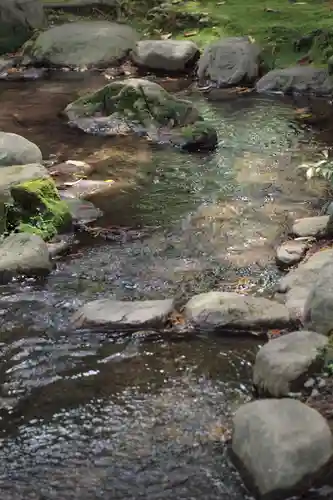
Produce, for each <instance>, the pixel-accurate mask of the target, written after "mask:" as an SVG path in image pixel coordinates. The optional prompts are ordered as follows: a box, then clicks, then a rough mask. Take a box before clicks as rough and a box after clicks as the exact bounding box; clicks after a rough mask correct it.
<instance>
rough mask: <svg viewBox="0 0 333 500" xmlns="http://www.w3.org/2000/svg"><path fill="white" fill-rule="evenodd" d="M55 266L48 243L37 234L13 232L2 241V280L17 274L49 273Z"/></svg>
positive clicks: (0, 266) (0, 275)
mask: <svg viewBox="0 0 333 500" xmlns="http://www.w3.org/2000/svg"><path fill="white" fill-rule="evenodd" d="M52 268H53V265H52V262H51V259H50V254H49V251H48V248H47V245H46V243H45V242H44V241H43V240H42V238H41V237H40V236H38V235H36V234H27V233H17V234H11V235H10V236H8V238H5V239H4V240H3V241H2V243H0V282H2V283H3V282H6V281H8V280H10V279H11V278H12V277H14V276H17V275H25V276H40V275H42V276H43V275H47V274H48V273H49V272H50V271H51V270H52Z"/></svg>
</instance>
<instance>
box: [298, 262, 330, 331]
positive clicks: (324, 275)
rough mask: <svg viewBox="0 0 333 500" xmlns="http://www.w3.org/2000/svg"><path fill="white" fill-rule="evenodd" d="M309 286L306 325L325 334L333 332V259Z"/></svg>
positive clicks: (306, 303)
mask: <svg viewBox="0 0 333 500" xmlns="http://www.w3.org/2000/svg"><path fill="white" fill-rule="evenodd" d="M311 285H312V286H311V287H309V294H308V296H307V300H306V302H305V306H304V325H305V327H306V328H311V329H312V330H315V331H316V332H319V333H322V334H324V335H330V334H332V333H333V261H332V262H330V263H328V264H326V265H325V266H323V267H322V269H321V270H320V271H319V273H318V275H317V276H316V279H315V280H314V282H313V283H312V284H311Z"/></svg>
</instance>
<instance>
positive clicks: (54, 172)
mask: <svg viewBox="0 0 333 500" xmlns="http://www.w3.org/2000/svg"><path fill="white" fill-rule="evenodd" d="M93 171H94V167H93V166H92V165H89V164H88V163H86V162H84V161H76V160H67V161H65V162H63V163H57V164H55V165H52V166H51V167H50V168H49V169H48V172H49V174H50V175H51V176H52V177H53V179H54V182H55V183H56V184H57V186H62V185H63V183H64V182H74V181H77V180H79V179H80V178H81V177H87V176H89V175H90V174H91V173H92V172H93Z"/></svg>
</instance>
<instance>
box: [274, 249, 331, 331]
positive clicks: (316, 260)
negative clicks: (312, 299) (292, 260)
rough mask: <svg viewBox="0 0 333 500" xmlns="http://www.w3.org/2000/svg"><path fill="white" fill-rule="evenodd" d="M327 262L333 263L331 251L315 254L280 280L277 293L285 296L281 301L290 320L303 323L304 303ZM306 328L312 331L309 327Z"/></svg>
mask: <svg viewBox="0 0 333 500" xmlns="http://www.w3.org/2000/svg"><path fill="white" fill-rule="evenodd" d="M329 262H333V250H323V251H321V252H317V253H315V254H313V255H311V257H309V259H308V260H306V261H305V262H301V263H300V264H299V266H298V267H297V268H296V269H293V270H292V271H290V272H289V273H288V274H287V275H286V276H284V277H283V278H282V279H281V280H280V282H279V284H278V293H281V294H285V295H284V297H283V299H284V302H285V305H286V306H287V308H288V310H289V312H290V314H291V317H292V318H298V319H300V320H301V321H303V319H304V307H305V302H306V300H307V298H308V296H309V293H310V290H311V288H312V286H313V284H314V283H315V282H316V281H317V278H318V273H319V271H320V270H321V269H322V268H323V266H325V265H326V264H327V263H329ZM306 328H307V329H309V330H313V329H314V328H310V327H309V326H307V327H306ZM314 330H315V331H316V329H314Z"/></svg>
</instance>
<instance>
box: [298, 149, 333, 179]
mask: <svg viewBox="0 0 333 500" xmlns="http://www.w3.org/2000/svg"><path fill="white" fill-rule="evenodd" d="M322 156H323V158H322V159H321V160H318V161H316V162H310V163H302V164H301V165H300V166H299V168H300V169H305V170H306V174H305V175H306V178H307V179H312V178H313V177H322V178H323V179H326V180H331V179H332V177H333V159H330V158H329V155H328V151H327V150H324V151H323V152H322Z"/></svg>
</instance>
